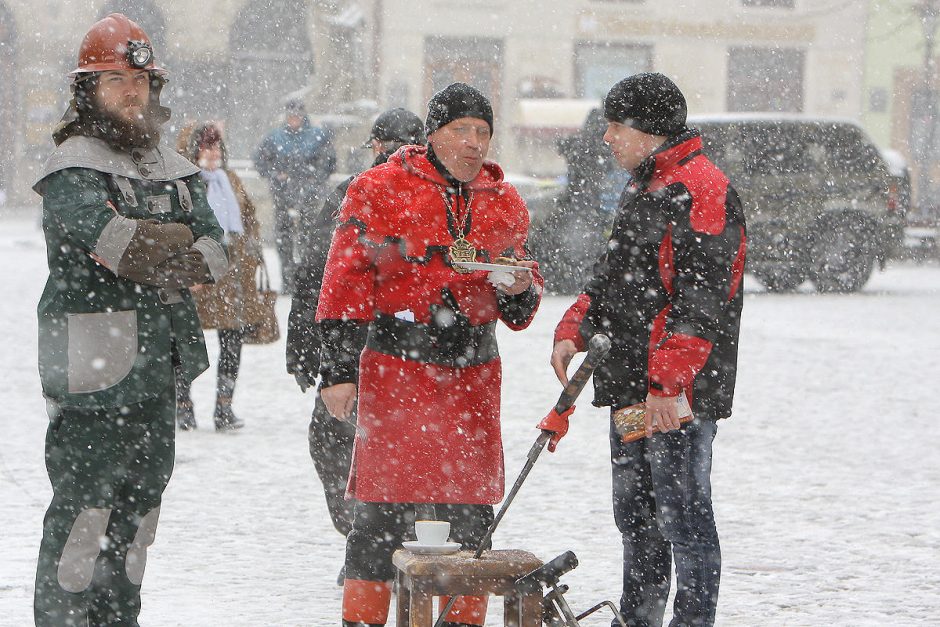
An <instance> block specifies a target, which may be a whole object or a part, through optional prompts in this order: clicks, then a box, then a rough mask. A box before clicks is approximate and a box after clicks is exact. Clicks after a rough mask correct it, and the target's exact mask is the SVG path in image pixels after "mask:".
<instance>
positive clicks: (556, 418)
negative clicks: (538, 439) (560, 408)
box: [539, 405, 574, 453]
mask: <svg viewBox="0 0 940 627" xmlns="http://www.w3.org/2000/svg"><path fill="white" fill-rule="evenodd" d="M573 413H574V405H572V406H571V407H569V408H568V409H567V410H565V411H564V412H563V413H561V414H559V413H558V412H556V411H555V410H554V409H553V410H552V411H550V412H548V415H547V416H545V417H544V418H542V422H540V423H539V429H541V430H542V431H551V432H552V434H553V435H552V439H551V440H549V442H548V451H549V452H550V453H554V452H555V447H556V446H558V442H560V441H561V439H562V438H563V437H565V434H566V433H568V417H569V416H571V414H573Z"/></svg>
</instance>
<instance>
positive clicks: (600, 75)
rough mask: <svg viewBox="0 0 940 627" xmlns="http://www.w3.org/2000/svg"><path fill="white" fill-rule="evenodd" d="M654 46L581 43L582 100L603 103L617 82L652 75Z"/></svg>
mask: <svg viewBox="0 0 940 627" xmlns="http://www.w3.org/2000/svg"><path fill="white" fill-rule="evenodd" d="M652 65H653V47H652V46H649V45H644V44H619V43H606V42H600V43H599V42H581V43H579V44H577V45H576V46H575V55H574V76H575V90H576V92H577V94H578V97H580V98H590V99H595V100H600V99H602V98H603V97H604V96H606V95H607V92H608V91H610V88H611V87H613V86H614V84H615V83H617V82H618V81H620V80H621V79H623V78H626V77H627V76H630V75H631V74H636V73H638V72H649V71H650V69H651V68H652Z"/></svg>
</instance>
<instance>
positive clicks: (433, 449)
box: [317, 146, 542, 504]
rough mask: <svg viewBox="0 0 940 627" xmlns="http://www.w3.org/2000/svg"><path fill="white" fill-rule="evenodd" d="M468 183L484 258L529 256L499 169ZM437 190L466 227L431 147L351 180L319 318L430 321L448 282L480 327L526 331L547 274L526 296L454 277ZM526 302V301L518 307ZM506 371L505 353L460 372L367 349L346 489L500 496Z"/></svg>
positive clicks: (443, 499) (358, 494) (431, 497)
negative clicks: (501, 325)
mask: <svg viewBox="0 0 940 627" xmlns="http://www.w3.org/2000/svg"><path fill="white" fill-rule="evenodd" d="M466 189H467V190H469V192H470V193H469V197H470V207H471V228H470V232H469V234H467V236H466V238H467V240H468V241H469V242H470V243H471V244H472V245H473V246H474V247H475V248H476V249H477V260H478V261H487V260H490V259H494V258H495V257H497V256H503V255H505V256H513V257H516V258H520V259H521V258H526V257H527V252H526V250H525V241H526V237H527V234H528V226H529V216H528V212H527V210H526V207H525V203H524V202H523V201H522V199H521V198H520V197H519V195H518V193H517V192H516V190H515V189H514V188H513V187H512V186H511V185H509V184H508V183H505V182H503V174H502V170H501V169H500V168H499V166H497V165H496V164H494V163H489V162H487V163H486V164H485V165H484V167H483V170H482V171H481V172H480V174H479V175H478V176H477V178H476V179H474V180H473V181H471V182H470V183H467V184H466ZM442 194H447V195H448V198H449V199H450V200H451V202H454V203H455V206H456V213H457V217H458V219H461V220H460V221H461V222H462V218H463V217H464V216H465V214H466V203H465V198H464V197H460V198H459V200H458V199H457V194H456V191H455V190H453V189H450V190H448V188H447V183H446V181H445V180H444V179H443V178H442V177H441V175H440V174H439V173H438V171H437V170H436V169H435V168H434V166H433V165H432V164H431V163H430V161H429V160H428V159H427V157H426V156H425V149H424V148H418V147H414V146H409V147H405V148H403V149H401V150H400V151H399V152H398V153H396V154H395V155H393V156H392V158H391V159H389V161H388V163H386V164H384V165H380V166H378V167H375V168H372V169H371V170H368V171H366V172H364V173H363V174H362V175H360V176H359V177H357V178H356V179H355V181H353V183H352V184H351V185H350V187H349V190H348V191H347V193H346V199H345V201H344V203H343V206H342V208H341V210H340V219H339V222H340V224H341V226H340V227H339V228H338V229H337V231H336V233H335V234H334V236H333V242H332V245H331V248H330V253H329V257H328V259H327V264H326V270H325V272H324V278H323V287H322V291H321V295H320V302H319V306H318V309H317V320H318V321H319V322H325V321H326V322H328V321H340V320H352V321H357V322H359V323H363V324H366V323H369V322H370V321H372V320H373V319H374V318H375V317H376V316H379V315H383V314H384V315H385V316H394V315H395V314H396V313H400V312H406V311H407V312H410V315H412V316H413V317H414V322H415V323H416V324H419V325H422V324H429V323H430V322H431V315H432V314H431V309H432V307H433V306H436V305H440V304H441V303H442V300H443V299H442V289H443V288H447V289H449V290H450V292H452V293H453V295H454V297H455V299H456V301H457V303H458V304H459V306H460V310H461V311H462V313H463V314H464V315H466V317H467V318H468V319H469V322H470V324H471V325H473V326H480V325H486V324H489V323H493V322H495V321H496V320H499V319H501V320H503V321H504V322H505V323H506V324H507V325H508V326H509V327H510V328H512V329H515V330H518V329H522V328H525V327H526V326H528V324H529V323H530V322H531V319H532V317H533V316H534V314H535V310H536V308H537V307H538V302H539V295H540V294H541V286H542V279H541V276H540V275H538V273H537V272H536V273H535V281H534V288H533V290H531V291H530V292H529V293H527V294H524V295H523V296H522V298H519V297H513V298H509V299H507V298H506V297H502V298H498V297H497V292H496V290H495V288H494V287H493V286H492V285H490V284H489V283H488V282H487V280H486V277H487V274H486V273H485V272H473V273H471V274H459V273H457V272H456V271H455V270H454V269H453V268H452V267H451V266H450V265H449V263H448V261H447V259H446V257H445V255H446V251H447V249H448V247H449V246H450V245H451V244H452V243H453V241H454V237H453V235H452V234H451V232H450V231H449V230H448V224H447V213H446V209H445V203H444V198H443V196H442ZM522 300H524V301H527V302H526V304H525V305H524V306H522V307H521V308H520V306H519V303H520V301H522ZM406 315H407V314H406ZM400 317H401V314H400ZM325 361H328V360H325ZM500 377H501V370H500V360H499V358H498V357H495V358H494V359H492V360H490V361H487V362H485V363H481V364H478V365H472V366H467V367H453V366H446V365H436V364H430V363H425V362H423V361H422V360H421V359H420V358H401V357H398V356H395V355H392V354H387V353H384V352H379V351H378V350H373V349H371V348H368V347H367V348H366V349H365V350H364V351H363V352H362V355H361V359H360V361H359V407H358V430H357V436H356V443H355V448H354V451H353V462H352V468H351V470H350V481H349V486H348V490H347V493H348V494H349V495H350V496H353V497H355V498H357V499H360V500H363V501H379V502H432V503H475V504H478V503H497V502H499V501H500V500H501V499H502V496H503V483H504V475H503V454H502V440H501V435H500V423H499V398H500ZM325 378H326V377H325ZM334 382H335V381H334Z"/></svg>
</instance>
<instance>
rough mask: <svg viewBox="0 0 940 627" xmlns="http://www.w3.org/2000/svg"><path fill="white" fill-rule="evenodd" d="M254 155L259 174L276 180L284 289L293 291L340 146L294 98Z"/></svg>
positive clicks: (277, 233)
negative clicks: (308, 238) (307, 237)
mask: <svg viewBox="0 0 940 627" xmlns="http://www.w3.org/2000/svg"><path fill="white" fill-rule="evenodd" d="M253 160H254V164H255V169H256V170H257V171H258V174H260V175H261V176H262V177H264V178H266V179H268V184H269V185H270V189H271V197H272V200H273V201H274V236H275V243H276V244H277V253H278V256H279V257H280V260H281V292H282V293H285V294H291V293H293V291H294V272H295V268H296V266H297V264H298V262H299V261H300V260H301V259H302V258H303V256H304V244H305V242H306V233H307V232H308V231H309V229H310V225H311V222H312V219H313V217H314V216H315V215H316V214H317V212H318V211H319V209H320V206H321V205H322V204H323V201H324V199H325V197H326V188H325V185H326V182H327V180H328V179H329V178H330V175H331V174H333V172H334V171H335V169H336V151H335V149H334V148H333V143H332V140H331V137H330V133H329V131H327V130H326V129H325V128H320V127H318V126H314V125H313V124H311V123H310V119H309V118H308V117H307V112H306V109H305V107H304V104H303V102H301V101H300V100H290V101H288V102H287V105H286V119H285V122H284V124H283V125H282V126H280V127H279V128H276V129H274V130H273V131H271V132H270V133H269V134H268V135H267V136H266V137H265V138H264V140H262V142H261V144H260V145H259V146H258V149H257V150H256V151H255V153H254V157H253Z"/></svg>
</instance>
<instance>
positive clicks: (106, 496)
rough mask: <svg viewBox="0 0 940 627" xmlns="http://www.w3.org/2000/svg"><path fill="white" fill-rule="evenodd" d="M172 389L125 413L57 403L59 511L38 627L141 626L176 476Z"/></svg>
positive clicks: (49, 523) (43, 556)
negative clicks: (147, 573)
mask: <svg viewBox="0 0 940 627" xmlns="http://www.w3.org/2000/svg"><path fill="white" fill-rule="evenodd" d="M175 413H176V403H175V396H174V391H173V389H172V388H170V389H168V390H164V391H163V392H162V393H161V394H159V395H158V396H156V397H154V398H150V399H147V400H145V401H143V402H140V403H135V404H132V405H127V406H123V407H114V408H101V409H70V408H62V407H60V406H58V405H56V404H54V403H50V404H49V429H48V431H47V433H46V470H47V471H48V473H49V479H50V481H51V482H52V489H53V496H52V503H51V504H50V505H49V509H48V510H47V511H46V516H45V520H44V521H43V535H42V544H41V545H40V548H39V565H38V567H37V571H36V594H35V603H34V611H35V619H36V625H37V626H38V627H46V626H50V627H51V626H55V627H64V626H72V625H75V626H82V627H86V626H89V627H90V626H99V625H126V626H136V625H137V616H138V614H139V613H140V584H141V581H142V579H143V574H144V566H145V564H146V561H147V548H148V547H149V546H150V544H151V543H152V542H153V539H154V533H155V531H156V526H157V520H158V518H159V515H160V501H161V498H162V495H163V491H164V489H166V485H167V482H168V481H169V480H170V474H171V473H172V471H173V461H174V446H175V441H174V437H175V433H176V424H175V423H176V420H175V419H176V416H175Z"/></svg>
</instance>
